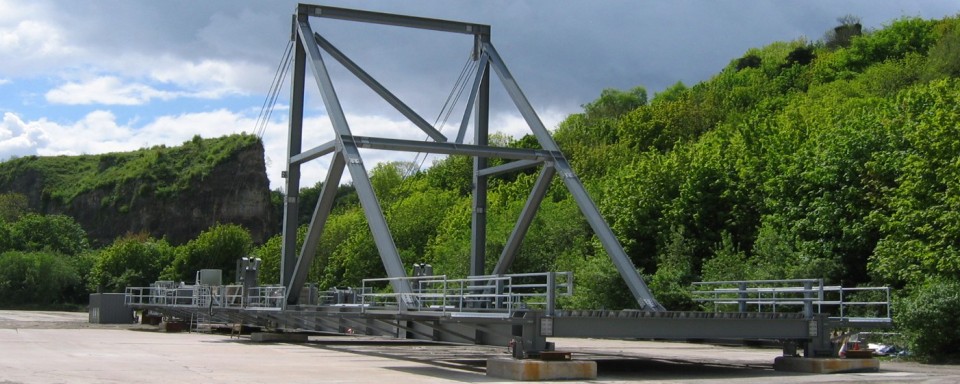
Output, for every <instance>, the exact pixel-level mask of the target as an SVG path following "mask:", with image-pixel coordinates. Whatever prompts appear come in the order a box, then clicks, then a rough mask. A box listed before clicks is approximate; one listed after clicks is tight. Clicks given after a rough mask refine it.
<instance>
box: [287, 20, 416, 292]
mask: <svg viewBox="0 0 960 384" xmlns="http://www.w3.org/2000/svg"><path fill="white" fill-rule="evenodd" d="M297 32H298V34H299V35H300V41H309V40H307V38H308V37H310V36H313V30H312V29H311V27H310V23H309V21H307V20H299V19H298V28H297ZM305 45H306V47H305V48H306V49H305V53H306V56H307V60H308V61H309V62H310V64H311V67H312V68H313V77H314V79H315V80H316V81H317V86H318V87H319V88H320V95H321V96H322V98H323V103H324V106H325V107H326V110H327V115H328V116H330V120H331V122H332V124H333V129H334V131H336V133H337V139H338V141H339V143H340V147H341V151H342V155H343V156H344V157H346V162H347V170H348V171H349V172H350V176H351V177H352V178H353V185H354V187H355V188H356V191H357V195H358V196H359V198H360V205H361V206H363V212H364V214H365V215H366V217H367V224H368V225H369V226H370V231H371V232H372V233H373V240H374V243H376V245H377V250H378V251H379V253H380V261H381V262H383V267H384V269H386V271H387V276H390V277H406V271H404V268H403V262H402V261H401V260H400V254H399V253H398V252H397V246H396V245H395V244H394V242H393V235H391V234H390V229H389V227H388V226H387V221H386V219H384V217H383V211H382V209H381V208H380V203H379V202H378V201H377V197H376V194H375V193H374V190H373V185H372V184H370V177H369V175H368V174H367V170H366V169H365V168H364V167H363V160H362V159H361V157H360V151H359V150H358V149H357V146H356V145H355V144H354V143H353V142H352V141H347V140H343V138H344V137H345V136H350V135H351V134H350V126H349V125H348V124H347V118H346V116H345V115H344V114H343V109H342V108H341V106H340V100H339V99H338V98H337V92H336V91H335V90H334V87H333V82H332V81H331V80H330V74H329V73H328V72H327V67H326V65H324V63H323V58H322V57H321V56H320V49H319V48H318V47H317V45H316V44H305ZM288 192H289V191H288ZM290 229H292V230H293V231H296V228H295V227H294V228H290ZM392 286H393V289H394V291H395V292H401V293H403V292H411V291H412V290H411V289H410V286H409V285H408V284H405V283H403V282H401V281H400V280H395V281H394V283H393V284H392ZM288 287H289V288H292V289H294V290H299V289H300V288H302V287H300V286H296V285H289V286H288Z"/></svg>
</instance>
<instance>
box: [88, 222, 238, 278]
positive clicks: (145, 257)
mask: <svg viewBox="0 0 960 384" xmlns="http://www.w3.org/2000/svg"><path fill="white" fill-rule="evenodd" d="M173 259H174V248H173V247H172V246H170V244H168V243H167V242H166V241H165V240H163V239H160V240H157V239H152V238H150V237H149V236H147V235H146V234H140V235H128V236H125V237H122V238H118V239H117V240H115V241H114V242H113V244H111V245H110V246H108V247H106V248H104V249H102V250H100V252H99V257H97V259H96V262H95V263H94V265H93V268H92V269H91V271H90V278H89V279H88V284H89V289H90V291H93V292H123V291H124V288H126V287H145V286H148V285H150V284H152V283H153V282H154V281H156V280H157V278H158V277H159V276H160V272H161V271H162V270H163V267H164V266H166V265H169V264H170V263H171V262H172V261H173ZM228 272H229V271H228Z"/></svg>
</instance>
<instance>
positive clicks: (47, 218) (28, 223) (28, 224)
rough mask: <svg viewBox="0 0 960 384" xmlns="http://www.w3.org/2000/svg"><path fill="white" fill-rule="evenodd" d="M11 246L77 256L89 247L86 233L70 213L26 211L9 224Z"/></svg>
mask: <svg viewBox="0 0 960 384" xmlns="http://www.w3.org/2000/svg"><path fill="white" fill-rule="evenodd" d="M9 229H10V238H11V240H12V243H13V248H14V249H17V250H21V251H25V252H30V251H51V252H59V253H62V254H64V255H70V256H73V255H78V254H80V252H82V251H84V250H86V249H88V248H90V245H89V244H88V243H87V233H86V232H85V231H84V230H83V228H82V227H80V224H77V222H76V221H74V220H73V218H72V217H70V216H64V215H40V214H36V213H28V214H26V215H23V216H22V217H20V219H19V220H17V221H16V222H14V223H12V224H10V226H9Z"/></svg>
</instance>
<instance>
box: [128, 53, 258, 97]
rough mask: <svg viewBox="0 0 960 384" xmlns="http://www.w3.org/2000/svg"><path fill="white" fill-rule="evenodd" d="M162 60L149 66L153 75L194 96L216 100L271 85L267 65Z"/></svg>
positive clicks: (168, 58)
mask: <svg viewBox="0 0 960 384" xmlns="http://www.w3.org/2000/svg"><path fill="white" fill-rule="evenodd" d="M154 61H156V60H154ZM160 61H162V62H163V63H164V64H162V65H156V64H153V65H150V66H149V67H147V68H151V69H150V70H149V76H150V77H151V78H152V79H154V80H156V81H159V82H163V83H170V84H174V85H177V86H179V87H182V88H184V89H189V90H191V91H190V92H189V95H190V96H192V97H201V98H211V99H215V98H220V97H223V96H227V95H235V94H246V93H248V92H250V91H252V90H256V91H259V92H263V91H265V90H266V87H265V86H264V84H267V81H266V80H263V79H269V77H268V76H270V73H269V72H268V71H267V68H266V67H264V66H260V65H255V64H251V63H247V62H242V61H225V60H213V59H203V60H199V61H190V60H184V59H180V58H172V57H167V58H164V59H162V60H160ZM254 79H256V80H254Z"/></svg>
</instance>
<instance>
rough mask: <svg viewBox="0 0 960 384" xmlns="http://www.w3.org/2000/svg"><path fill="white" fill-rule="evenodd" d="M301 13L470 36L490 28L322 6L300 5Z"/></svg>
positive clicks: (487, 26) (472, 24) (488, 30)
mask: <svg viewBox="0 0 960 384" xmlns="http://www.w3.org/2000/svg"><path fill="white" fill-rule="evenodd" d="M299 11H300V13H305V14H308V15H310V16H316V17H324V18H328V19H338V20H348V21H359V22H363V23H372V24H384V25H393V26H398V27H407V28H417V29H427V30H433V31H441V32H453V33H464V34H468V35H488V34H490V26H489V25H485V24H475V23H464V22H459V21H451V20H440V19H430V18H426V17H416V16H406V15H395V14H390V13H380V12H370V11H361V10H356V9H346V8H335V7H327V6H322V5H312V4H300V8H299Z"/></svg>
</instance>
